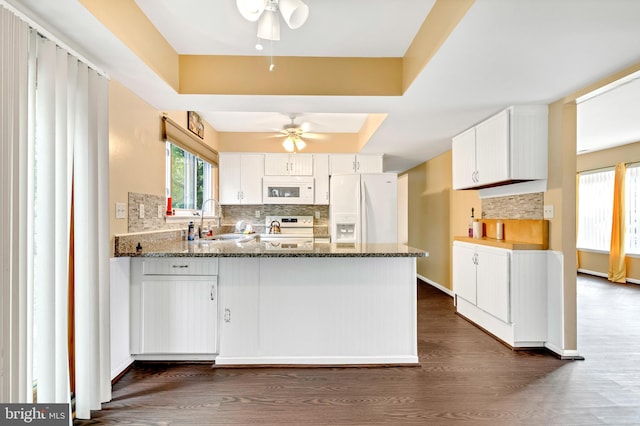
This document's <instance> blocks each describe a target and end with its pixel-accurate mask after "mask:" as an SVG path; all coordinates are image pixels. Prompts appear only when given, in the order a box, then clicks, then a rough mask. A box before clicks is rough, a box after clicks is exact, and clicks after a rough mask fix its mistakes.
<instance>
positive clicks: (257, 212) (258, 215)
mask: <svg viewBox="0 0 640 426" xmlns="http://www.w3.org/2000/svg"><path fill="white" fill-rule="evenodd" d="M256 219H260V210H256Z"/></svg>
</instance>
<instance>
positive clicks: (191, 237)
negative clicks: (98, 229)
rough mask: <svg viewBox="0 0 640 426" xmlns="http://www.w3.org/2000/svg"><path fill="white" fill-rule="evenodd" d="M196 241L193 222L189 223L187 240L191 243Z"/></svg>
mask: <svg viewBox="0 0 640 426" xmlns="http://www.w3.org/2000/svg"><path fill="white" fill-rule="evenodd" d="M195 239H196V230H195V227H194V226H193V222H189V231H188V232H187V240H189V241H193V240H195Z"/></svg>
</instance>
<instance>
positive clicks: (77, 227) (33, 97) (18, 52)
mask: <svg viewBox="0 0 640 426" xmlns="http://www.w3.org/2000/svg"><path fill="white" fill-rule="evenodd" d="M0 10H1V11H2V27H1V28H0V31H1V35H2V42H1V44H0V46H1V49H0V50H1V52H0V55H2V56H1V57H2V79H1V80H2V84H1V87H2V89H1V90H2V92H1V94H2V101H1V102H2V103H1V104H0V105H1V108H2V120H0V123H2V159H1V164H2V172H1V175H2V181H1V185H2V190H3V194H7V198H8V201H9V202H3V203H2V205H3V207H2V217H1V218H0V222H1V224H2V228H0V232H1V234H0V237H1V240H2V243H1V244H2V246H1V250H2V252H1V255H2V302H1V303H0V305H1V308H0V309H1V311H0V314H1V315H0V317H1V318H2V330H3V331H2V352H1V354H2V356H1V360H2V362H1V364H2V370H0V371H1V372H2V386H1V387H0V389H1V390H2V400H4V401H9V400H10V401H15V402H30V401H31V400H32V392H31V389H32V386H33V384H35V385H36V389H37V401H38V402H41V403H47V402H69V401H70V386H69V383H70V373H69V368H68V365H69V351H68V341H67V339H68V329H69V328H68V327H69V325H68V324H69V323H68V321H69V315H68V312H69V305H68V300H69V295H70V288H69V282H70V280H69V267H70V263H69V254H70V238H71V221H72V220H73V229H74V240H73V243H74V246H73V247H74V249H73V259H74V271H73V274H74V279H73V282H74V298H75V301H74V307H75V322H74V324H75V329H74V331H75V333H74V334H75V368H76V373H75V378H76V386H75V397H76V416H77V417H79V418H89V417H90V410H97V409H100V403H101V402H104V401H108V400H109V399H110V398H111V383H110V371H109V370H110V360H109V355H110V350H109V338H108V336H109V317H108V313H109V287H108V286H109V272H108V271H109V263H108V262H109V229H108V226H109V222H108V193H109V191H108V179H109V171H108V170H109V169H108V162H109V155H108V81H107V79H106V78H105V77H103V76H101V75H99V74H98V73H97V72H96V71H94V70H92V69H90V68H89V67H88V66H87V65H86V64H85V63H83V62H81V61H79V60H78V59H77V58H75V57H74V56H73V55H70V54H69V53H68V52H67V51H65V50H64V49H62V48H61V47H59V46H57V45H56V44H55V43H54V42H52V41H49V40H47V39H46V38H43V37H42V36H40V35H38V34H37V32H36V30H30V31H29V29H28V26H26V25H25V24H24V23H20V20H19V19H17V18H16V17H15V16H13V14H12V13H11V11H8V10H6V9H5V8H3V7H2V6H1V5H0ZM13 27H19V29H15V28H13ZM17 39H20V41H19V42H17ZM27 40H28V41H27ZM7 52H8V53H7ZM27 58H28V59H27ZM18 59H20V60H18ZM27 76H28V79H27V78H26V77H27ZM23 80H24V81H23ZM18 112H19V113H20V114H18ZM5 123H7V125H6V126H5ZM5 127H7V129H8V130H7V129H5ZM5 136H6V137H5ZM72 190H73V206H74V207H73V208H74V214H73V218H72V216H71V206H72ZM5 296H6V297H5ZM5 330H6V331H5ZM7 354H8V356H7ZM5 395H7V397H6V398H5Z"/></svg>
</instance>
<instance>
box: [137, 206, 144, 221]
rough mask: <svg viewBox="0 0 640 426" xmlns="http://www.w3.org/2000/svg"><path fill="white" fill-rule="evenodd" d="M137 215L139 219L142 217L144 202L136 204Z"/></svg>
mask: <svg viewBox="0 0 640 426" xmlns="http://www.w3.org/2000/svg"><path fill="white" fill-rule="evenodd" d="M138 216H139V217H140V219H144V204H142V203H141V204H138Z"/></svg>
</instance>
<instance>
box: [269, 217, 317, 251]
mask: <svg viewBox="0 0 640 426" xmlns="http://www.w3.org/2000/svg"><path fill="white" fill-rule="evenodd" d="M274 225H278V226H280V232H279V233H269V230H270V229H272V227H274ZM260 241H262V242H265V243H266V248H267V249H273V250H296V249H297V250H307V249H308V250H311V249H313V216H267V217H266V218H265V233H264V234H260Z"/></svg>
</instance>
